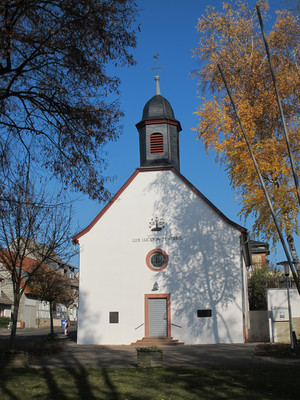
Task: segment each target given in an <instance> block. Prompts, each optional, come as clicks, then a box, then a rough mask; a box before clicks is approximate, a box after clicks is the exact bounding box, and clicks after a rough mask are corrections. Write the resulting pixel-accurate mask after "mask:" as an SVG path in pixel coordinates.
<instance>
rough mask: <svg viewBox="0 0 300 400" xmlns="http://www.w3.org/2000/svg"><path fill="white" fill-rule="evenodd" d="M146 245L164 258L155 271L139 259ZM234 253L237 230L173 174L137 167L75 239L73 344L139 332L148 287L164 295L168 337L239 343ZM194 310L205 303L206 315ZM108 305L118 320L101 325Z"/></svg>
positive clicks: (127, 338) (128, 337)
mask: <svg viewBox="0 0 300 400" xmlns="http://www.w3.org/2000/svg"><path fill="white" fill-rule="evenodd" d="M155 217H158V218H163V220H164V222H165V227H164V228H163V229H162V231H160V232H151V230H150V229H149V221H150V220H151V218H155ZM154 248H161V249H162V250H164V251H165V252H166V253H167V254H168V256H169V264H168V266H167V268H166V269H164V270H163V271H160V272H154V271H151V270H150V269H149V268H148V267H147V265H146V262H145V259H146V255H147V253H148V252H149V251H150V250H152V249H154ZM240 254H241V253H240V232H239V231H238V230H237V229H236V228H234V227H232V225H229V224H228V223H227V222H225V221H224V220H223V219H222V218H221V217H220V216H219V215H218V214H217V213H216V212H215V211H214V210H213V209H211V208H210V207H209V206H208V204H207V203H206V202H204V201H203V200H202V199H200V198H199V196H197V195H196V194H195V193H194V192H192V191H191V189H190V187H188V186H187V185H186V184H185V183H183V181H182V180H181V179H180V178H179V177H178V176H177V175H176V174H174V172H172V171H168V170H165V171H151V172H150V171H147V172H140V173H139V174H138V175H137V176H136V178H135V179H134V180H133V182H131V184H130V185H129V186H128V187H127V189H126V190H125V191H124V192H123V193H121V195H120V197H119V198H118V199H117V200H116V202H115V203H114V204H113V206H112V207H110V208H109V209H108V210H107V212H106V213H105V214H104V215H103V216H102V218H101V219H100V220H99V221H98V223H96V225H95V226H94V227H93V228H92V229H91V230H90V231H89V232H87V233H86V234H85V235H83V236H82V237H81V238H80V286H79V290H80V292H79V316H78V343H81V344H90V343H94V344H130V343H131V342H134V341H136V340H137V339H141V338H143V337H144V335H145V332H144V329H145V328H144V325H142V326H141V327H139V326H140V325H141V324H143V323H144V295H145V294H151V293H156V294H157V293H170V295H171V322H172V323H173V325H172V333H171V335H172V336H173V337H174V338H175V339H179V340H181V341H183V342H185V343H186V344H194V343H223V342H228V343H232V342H243V310H242V308H243V305H242V292H241V279H242V275H241V274H242V271H241V255H240ZM154 282H158V284H159V290H158V291H157V292H152V291H151V289H152V287H153V284H154ZM198 309H211V310H212V317H211V318H197V310H198ZM110 311H118V312H119V318H120V320H119V323H118V324H109V322H108V319H109V312H110ZM175 325H176V326H175ZM179 326H180V327H179ZM137 327H139V328H137ZM136 328H137V329H136Z"/></svg>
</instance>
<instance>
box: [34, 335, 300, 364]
mask: <svg viewBox="0 0 300 400" xmlns="http://www.w3.org/2000/svg"><path fill="white" fill-rule="evenodd" d="M255 346H256V345H255V344H254V343H251V344H218V345H179V346H164V347H161V349H162V350H163V353H164V363H163V365H164V366H165V367H215V368H243V367H251V366H258V365H270V364H294V363H295V362H298V363H299V360H289V359H275V358H272V359H271V358H255V357H253V355H254V351H255ZM29 366H30V367H32V368H82V367H91V368H103V367H105V368H109V367H111V368H114V367H115V368H120V367H121V368H129V367H136V366H137V363H136V347H134V346H125V345H124V346H103V345H98V346H95V345H77V344H76V343H74V342H72V341H71V340H69V339H66V342H65V351H64V352H62V353H59V354H55V355H51V356H45V357H35V358H32V359H31V360H30V362H29Z"/></svg>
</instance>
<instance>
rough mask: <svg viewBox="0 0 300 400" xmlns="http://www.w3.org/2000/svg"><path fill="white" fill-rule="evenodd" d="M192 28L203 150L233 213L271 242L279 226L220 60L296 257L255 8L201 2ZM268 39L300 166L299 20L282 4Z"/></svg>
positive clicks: (289, 192) (293, 219)
mask: <svg viewBox="0 0 300 400" xmlns="http://www.w3.org/2000/svg"><path fill="white" fill-rule="evenodd" d="M258 4H259V7H260V12H261V14H262V16H263V19H264V22H266V21H267V19H268V2H267V1H266V0H262V1H259V2H258ZM197 30H198V32H199V34H200V39H199V44H198V47H197V48H196V49H195V57H196V58H197V59H198V60H199V62H200V65H201V69H200V70H199V71H197V72H195V75H196V77H197V79H198V82H199V89H200V90H202V94H203V93H205V94H210V96H209V97H207V96H206V97H205V99H203V103H202V104H201V106H199V108H198V110H197V111H196V114H197V116H198V118H199V124H198V126H197V127H196V130H197V132H198V138H199V139H201V141H202V142H203V143H204V146H205V149H206V151H207V153H208V152H209V150H213V151H214V153H215V156H216V161H217V162H218V163H220V164H221V165H223V166H224V167H225V170H226V171H227V173H228V176H229V178H230V182H231V185H232V187H233V189H234V190H235V192H236V193H237V196H238V197H239V199H240V200H241V204H242V207H241V210H240V213H239V214H240V215H241V216H243V217H244V219H245V220H246V219H247V218H248V217H249V216H252V217H254V225H253V234H255V235H259V236H260V237H262V238H264V239H265V240H272V241H273V243H275V242H276V241H277V240H278V234H277V231H276V228H275V225H274V222H273V219H272V217H271V213H270V209H269V207H268V205H267V202H266V199H265V196H264V193H263V190H262V189H261V186H260V182H259V178H258V176H257V174H256V171H255V167H254V164H253V162H252V159H251V156H250V154H249V152H248V149H247V145H246V143H245V140H244V137H243V135H242V132H241V130H240V127H239V125H238V121H237V119H236V115H235V113H234V110H233V108H232V106H231V104H230V100H229V98H228V96H227V94H226V91H225V87H224V83H223V80H222V77H221V75H220V72H219V70H218V64H219V65H221V67H222V70H223V72H224V75H225V77H226V80H227V83H228V85H229V87H230V89H231V91H232V95H233V98H234V101H235V104H236V105H237V106H238V112H239V116H240V118H241V120H242V123H243V125H244V129H245V131H246V134H247V136H248V139H249V141H250V143H251V146H252V149H253V152H254V155H255V158H256V160H257V162H258V165H259V167H260V170H261V172H262V175H263V178H264V181H265V184H266V187H267V189H268V193H269V195H270V198H271V201H272V204H273V207H274V210H275V214H276V217H277V219H278V224H279V226H280V229H281V230H282V232H283V233H284V235H285V236H286V238H287V240H288V243H289V245H290V250H291V255H292V258H293V260H294V261H296V262H297V254H296V251H294V250H295V249H293V247H294V241H293V236H294V235H298V233H299V226H298V225H299V204H298V202H297V194H296V189H295V184H294V180H293V175H292V170H291V165H290V159H289V157H288V150H287V146H286V142H285V138H284V135H283V128H282V121H281V119H280V113H279V109H278V104H277V101H276V94H275V90H274V85H273V81H272V76H271V71H270V66H269V63H268V59H267V57H266V52H265V47H264V43H263V39H262V35H261V31H260V28H259V21H258V17H257V12H256V10H255V9H250V8H249V6H248V4H247V2H246V1H237V2H236V3H235V4H233V3H231V2H230V3H223V9H222V10H221V11H217V10H216V9H215V8H214V7H208V8H207V9H206V15H204V16H202V17H201V18H199V19H198V24H197ZM267 39H268V43H269V47H270V51H271V58H272V64H273V68H274V71H275V76H276V81H277V87H278V90H279V94H280V97H281V102H282V107H283V112H284V116H285V120H286V125H287V130H288V135H289V140H290V143H291V148H292V154H293V156H294V161H295V164H296V169H297V172H299V165H300V120H299V113H300V108H299V104H300V90H299V88H300V57H299V54H300V53H299V52H300V48H299V43H300V40H299V39H300V25H299V20H298V19H297V17H296V16H295V15H293V14H291V13H290V12H289V11H278V12H277V17H276V22H275V24H274V26H273V28H272V30H271V31H270V33H269V34H268V35H267ZM297 269H298V268H297ZM299 273H300V271H299V269H298V274H299Z"/></svg>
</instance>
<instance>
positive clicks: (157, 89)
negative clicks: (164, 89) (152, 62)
mask: <svg viewBox="0 0 300 400" xmlns="http://www.w3.org/2000/svg"><path fill="white" fill-rule="evenodd" d="M154 79H155V95H158V94H160V87H159V75H158V74H156V75H155V78H154Z"/></svg>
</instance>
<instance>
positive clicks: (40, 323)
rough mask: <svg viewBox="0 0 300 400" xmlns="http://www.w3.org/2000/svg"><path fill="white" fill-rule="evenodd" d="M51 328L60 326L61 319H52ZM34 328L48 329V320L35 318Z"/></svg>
mask: <svg viewBox="0 0 300 400" xmlns="http://www.w3.org/2000/svg"><path fill="white" fill-rule="evenodd" d="M53 326H55V327H57V326H61V319H57V318H53ZM35 327H36V328H47V327H50V318H36V320H35Z"/></svg>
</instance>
